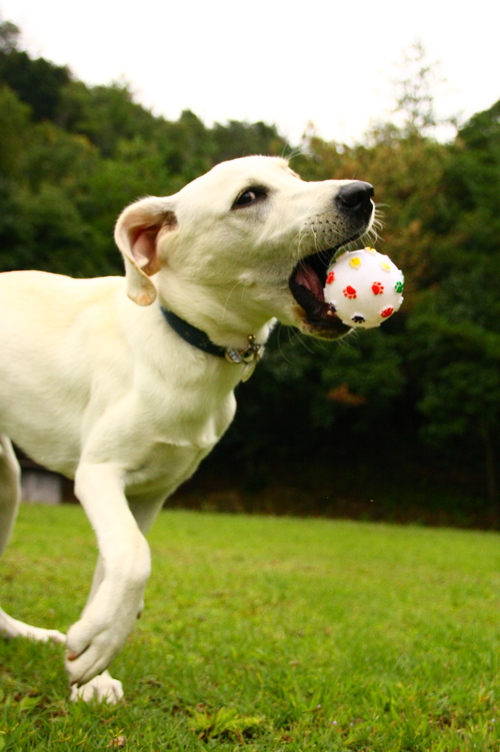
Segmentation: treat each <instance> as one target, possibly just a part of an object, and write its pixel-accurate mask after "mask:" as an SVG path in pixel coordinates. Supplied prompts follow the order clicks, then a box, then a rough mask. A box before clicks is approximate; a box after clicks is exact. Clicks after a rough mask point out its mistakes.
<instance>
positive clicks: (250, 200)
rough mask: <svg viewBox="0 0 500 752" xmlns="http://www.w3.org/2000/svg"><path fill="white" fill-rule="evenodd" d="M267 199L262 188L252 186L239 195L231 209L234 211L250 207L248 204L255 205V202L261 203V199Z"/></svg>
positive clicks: (265, 192) (265, 191)
mask: <svg viewBox="0 0 500 752" xmlns="http://www.w3.org/2000/svg"><path fill="white" fill-rule="evenodd" d="M266 197H267V190H266V189H265V188H262V187H261V186H252V187H251V188H247V189H246V190H245V191H243V193H240V195H239V196H238V198H237V199H236V201H235V202H234V204H233V209H236V208H238V207H240V206H250V204H255V203H256V202H257V201H262V199H264V198H266Z"/></svg>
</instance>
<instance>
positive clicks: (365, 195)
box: [336, 180, 374, 209]
mask: <svg viewBox="0 0 500 752" xmlns="http://www.w3.org/2000/svg"><path fill="white" fill-rule="evenodd" d="M373 194H374V190H373V185H370V183H364V182H363V181H362V180H353V181H352V183H347V185H343V186H342V188H341V189H340V190H339V192H338V193H337V196H336V199H337V201H338V202H339V203H340V204H342V205H343V206H345V207H346V208H348V209H356V208H358V207H361V206H363V205H364V206H366V205H367V204H370V199H371V198H373Z"/></svg>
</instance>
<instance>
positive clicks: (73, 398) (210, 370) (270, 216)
mask: <svg viewBox="0 0 500 752" xmlns="http://www.w3.org/2000/svg"><path fill="white" fill-rule="evenodd" d="M372 196H373V189H372V187H371V186H370V185H369V184H368V183H363V182H361V181H345V180H339V181H337V180H327V181H324V182H304V181H303V180H301V179H300V178H299V176H298V175H296V174H295V173H294V172H293V171H292V170H291V169H290V167H289V166H288V163H287V162H286V161H285V160H283V159H279V158H273V157H245V158H242V159H236V160H233V161H230V162H224V163H222V164H219V165H217V166H216V167H214V168H213V169H212V170H210V172H208V173H207V174H206V175H203V176H202V177H200V178H198V179H197V180H194V181H193V182H192V183H189V184H188V185H187V186H186V187H185V188H183V189H182V190H181V191H179V193H177V194H175V195H174V196H169V197H166V198H155V197H149V198H145V199H143V200H141V201H138V202H137V203H135V204H132V205H131V206H129V207H128V208H127V209H125V211H124V212H123V213H122V215H121V216H120V218H119V220H118V223H117V226H116V234H115V237H116V243H117V245H118V247H119V249H120V250H121V252H122V254H123V257H124V261H125V270H126V275H125V277H108V278H102V279H89V280H79V279H70V278H68V277H64V276H59V275H53V274H46V273H43V272H36V271H22V272H9V273H5V274H1V275H0V353H1V357H0V551H1V550H2V549H3V547H4V546H5V544H6V543H7V541H8V538H9V535H10V531H11V529H12V526H13V523H14V519H15V515H16V509H17V506H18V503H19V466H18V464H17V461H16V459H15V455H14V452H13V450H12V446H11V443H10V440H12V441H14V442H15V443H16V444H17V445H18V446H19V447H21V448H22V449H23V450H24V451H25V452H26V453H27V454H28V455H30V456H31V457H32V458H33V459H35V460H36V461H37V462H39V463H41V464H42V465H45V466H46V467H48V468H50V469H51V470H54V471H57V472H59V473H63V474H65V475H67V476H68V477H70V478H74V479H75V491H76V495H77V497H78V499H79V500H80V502H81V504H82V505H83V507H84V509H85V512H86V514H87V516H88V518H89V520H90V522H91V524H92V526H93V528H94V531H95V534H96V536H97V541H98V545H99V551H100V556H99V559H98V562H97V567H96V571H95V575H94V579H93V583H92V587H91V590H90V595H89V597H88V601H87V604H86V606H85V609H84V611H83V613H82V615H81V618H80V619H79V621H77V622H76V624H73V626H72V627H71V628H70V629H69V632H68V635H67V638H66V637H65V636H64V635H63V634H61V633H60V632H57V631H55V630H45V629H39V628H36V627H32V626H29V625H27V624H24V623H22V622H20V621H18V620H16V619H13V618H12V617H11V616H8V615H7V614H6V613H5V612H4V611H1V610H0V634H2V635H4V636H6V637H17V636H26V637H29V638H32V639H35V640H48V639H52V640H56V641H61V642H64V641H65V642H66V646H67V653H66V659H67V660H66V666H67V670H68V673H69V677H70V683H71V685H72V698H73V699H76V698H78V697H81V698H83V699H91V698H94V697H95V698H98V699H107V700H108V701H111V702H114V701H117V700H118V699H120V697H122V694H123V692H122V686H121V683H120V682H119V681H117V680H115V679H113V678H112V677H111V676H110V675H109V673H108V672H107V668H108V666H109V664H110V663H111V661H112V660H113V659H114V658H115V656H116V655H117V654H118V653H119V652H120V650H121V648H122V646H123V644H124V642H125V640H126V639H127V637H128V635H129V634H130V632H131V630H132V628H133V626H134V622H135V620H136V618H137V616H138V615H139V614H140V613H141V610H142V608H143V594H144V589H145V586H146V582H147V580H148V577H149V573H150V566H151V564H150V553H149V549H148V544H147V543H146V539H145V537H144V536H145V534H146V533H147V531H148V529H149V527H150V526H151V524H152V522H153V520H154V518H155V517H156V515H157V514H158V512H159V510H160V509H161V507H162V504H163V502H164V501H165V499H166V497H167V496H168V495H169V494H171V493H172V492H173V491H174V489H176V488H177V486H178V485H179V484H180V483H182V482H183V481H184V480H186V479H187V478H189V476H190V475H191V474H192V473H193V472H194V471H195V470H196V468H197V466H198V464H199V463H200V461H201V460H202V459H203V458H204V457H205V456H206V455H207V454H208V453H209V452H210V450H211V449H212V447H213V446H214V445H215V444H216V443H217V441H219V439H220V438H221V436H222V434H223V433H224V431H225V430H226V429H227V427H228V426H229V424H230V423H231V420H232V418H233V415H234V412H235V407H236V405H235V398H234V395H233V390H234V388H235V386H236V385H237V384H238V382H239V381H240V380H241V379H242V378H246V377H247V376H248V375H249V374H250V373H251V370H252V369H253V368H254V366H255V363H256V362H257V360H258V358H259V356H260V354H261V351H262V348H263V346H264V343H265V342H266V339H267V337H268V335H269V332H270V329H271V327H272V324H273V321H274V319H275V318H277V319H279V321H281V322H282V323H283V324H286V325H291V326H295V327H298V328H299V329H300V330H302V331H303V332H306V333H308V334H311V335H314V336H319V337H323V338H326V339H335V338H337V337H339V336H341V335H342V334H344V333H345V332H347V331H348V329H347V327H345V326H344V325H343V324H342V323H341V322H340V320H339V319H338V318H337V317H336V315H335V312H334V310H332V308H331V307H329V306H328V305H327V304H326V303H325V301H324V298H323V287H324V283H325V276H326V269H327V266H328V264H329V263H330V261H331V259H332V257H333V255H334V253H335V252H336V250H337V249H338V248H339V247H340V246H341V245H343V244H345V243H347V242H348V241H350V240H353V239H355V238H358V237H359V236H360V235H362V234H363V233H365V232H366V231H367V230H369V229H370V227H371V225H372V222H373V213H374V206H373V202H372Z"/></svg>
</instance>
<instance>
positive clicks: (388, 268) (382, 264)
mask: <svg viewBox="0 0 500 752" xmlns="http://www.w3.org/2000/svg"><path fill="white" fill-rule="evenodd" d="M380 268H381V269H383V270H384V272H390V271H391V266H390V264H386V262H385V261H382V263H381V264H380Z"/></svg>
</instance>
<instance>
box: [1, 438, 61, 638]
mask: <svg viewBox="0 0 500 752" xmlns="http://www.w3.org/2000/svg"><path fill="white" fill-rule="evenodd" d="M20 499H21V471H20V468H19V463H18V461H17V459H16V455H15V454H14V450H13V448H12V444H11V443H10V441H9V439H8V438H7V437H6V436H4V435H2V434H0V555H1V554H2V552H3V550H4V548H5V546H6V545H7V543H8V541H9V538H10V534H11V532H12V528H13V527H14V522H15V521H16V515H17V510H18V508H19V502H20ZM0 635H1V636H3V637H29V638H30V639H32V640H37V641H39V642H47V641H48V640H53V641H54V642H65V641H66V638H65V636H64V635H63V634H62V633H61V632H58V631H57V630H56V629H39V628H38V627H32V626H30V625H29V624H24V622H22V621H18V620H17V619H13V618H12V616H9V615H8V614H6V613H5V611H2V609H1V608H0Z"/></svg>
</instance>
